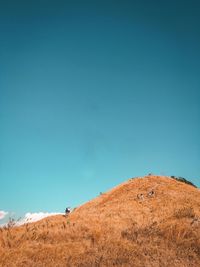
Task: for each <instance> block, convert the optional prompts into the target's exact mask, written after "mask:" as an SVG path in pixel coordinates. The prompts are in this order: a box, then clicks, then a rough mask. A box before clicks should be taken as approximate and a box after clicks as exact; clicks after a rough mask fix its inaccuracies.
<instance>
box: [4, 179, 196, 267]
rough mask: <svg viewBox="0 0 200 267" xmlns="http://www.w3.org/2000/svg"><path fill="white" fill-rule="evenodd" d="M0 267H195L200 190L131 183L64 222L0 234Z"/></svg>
mask: <svg viewBox="0 0 200 267" xmlns="http://www.w3.org/2000/svg"><path fill="white" fill-rule="evenodd" d="M0 266H2V267H3V266H9V267H12V266H13V267H14V266H20V267H25V266H26V267H28V266H31V267H40V266H41V267H45V266H48V267H51V266H52V267H56V266H57V267H62V266H69V267H73V266H80V267H81V266H82V267H84V266H85V267H90V266H91V267H93V266H94V267H95V266H108V267H110V266H127V267H130V266H133V267H134V266H135V267H150V266H152V267H157V266H160V267H161V266H162V267H165V266H171V267H172V266H174V267H176V266H180V267H184V266H185V267H186V266H195V267H196V266H200V191H199V189H196V188H194V187H192V186H190V185H187V184H184V183H181V182H178V181H176V180H174V179H171V178H168V177H161V176H146V177H141V178H135V179H130V180H129V181H127V182H125V183H123V184H121V185H119V186H117V187H115V188H114V189H112V190H111V191H109V192H107V193H105V194H102V195H100V196H99V197H97V198H95V199H94V200H91V201H89V202H88V203H86V204H84V205H82V206H81V207H79V208H77V209H76V210H75V211H73V212H72V213H71V214H69V215H68V216H67V217H64V216H61V215H60V216H53V217H49V218H46V219H44V220H41V221H39V222H36V223H32V224H27V225H24V226H21V227H14V228H11V229H1V230H0Z"/></svg>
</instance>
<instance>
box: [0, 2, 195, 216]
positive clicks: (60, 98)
mask: <svg viewBox="0 0 200 267" xmlns="http://www.w3.org/2000/svg"><path fill="white" fill-rule="evenodd" d="M199 14H200V2H199V1H194V0H190V1H175V0H173V1H172V0H168V1H149V0H148V1H147V0H146V1H144V0H143V1H141V0H140V1H126V0H125V1H109V0H108V1H102V0H101V1H59V0H58V1H49V0H48V1H45V0H44V1H37V0H36V1H20V0H19V1H14V0H10V1H4V3H1V7H0V32H1V34H0V179H1V192H0V205H1V206H0V210H1V209H3V210H5V211H14V212H16V213H17V214H20V215H21V214H23V213H24V212H28V211H29V212H36V211H41V210H43V211H63V210H64V208H65V206H76V205H79V204H81V203H83V202H85V201H87V200H89V199H91V198H93V197H95V196H96V195H98V194H99V192H101V191H102V192H103V191H105V190H107V189H109V188H111V187H113V186H114V185H116V184H118V183H121V182H122V181H124V180H126V179H127V178H129V177H133V176H138V175H145V174H147V173H149V172H152V173H156V174H165V175H178V176H183V177H186V178H188V179H189V180H191V181H193V182H194V183H196V184H197V185H198V186H200V181H199V175H200V138H199V137H200V49H199V48H200V16H199Z"/></svg>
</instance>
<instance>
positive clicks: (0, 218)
mask: <svg viewBox="0 0 200 267" xmlns="http://www.w3.org/2000/svg"><path fill="white" fill-rule="evenodd" d="M7 214H8V212H6V211H3V210H0V220H2V219H3V218H5V216H6V215H7Z"/></svg>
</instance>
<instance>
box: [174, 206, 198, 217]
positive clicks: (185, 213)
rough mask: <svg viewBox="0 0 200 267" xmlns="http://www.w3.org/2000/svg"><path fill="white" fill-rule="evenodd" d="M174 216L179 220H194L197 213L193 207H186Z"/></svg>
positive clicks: (177, 211)
mask: <svg viewBox="0 0 200 267" xmlns="http://www.w3.org/2000/svg"><path fill="white" fill-rule="evenodd" d="M174 216H175V218H177V219H181V218H194V217H195V213H194V209H193V208H192V207H184V208H181V209H179V210H176V211H175V212H174Z"/></svg>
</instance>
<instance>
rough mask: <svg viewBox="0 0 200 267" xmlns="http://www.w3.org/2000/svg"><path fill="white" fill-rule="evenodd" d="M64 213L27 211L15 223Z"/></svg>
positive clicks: (29, 221) (20, 223)
mask: <svg viewBox="0 0 200 267" xmlns="http://www.w3.org/2000/svg"><path fill="white" fill-rule="evenodd" d="M63 214H64V213H56V212H35V213H31V212H28V213H26V214H25V216H24V218H22V219H21V220H20V221H18V222H17V223H16V225H22V224H25V223H32V222H37V221H39V220H41V219H43V218H46V217H49V216H53V215H63Z"/></svg>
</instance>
